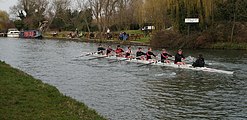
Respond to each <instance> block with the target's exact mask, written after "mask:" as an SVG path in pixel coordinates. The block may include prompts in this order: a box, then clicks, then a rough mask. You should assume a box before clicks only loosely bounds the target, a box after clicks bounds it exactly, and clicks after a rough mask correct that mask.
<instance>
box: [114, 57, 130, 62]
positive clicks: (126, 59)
mask: <svg viewBox="0 0 247 120" xmlns="http://www.w3.org/2000/svg"><path fill="white" fill-rule="evenodd" d="M128 59H129V58H125V59H122V60H114V61H111V62H109V63H114V62H120V61H125V60H128Z"/></svg>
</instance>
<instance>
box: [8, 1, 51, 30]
mask: <svg viewBox="0 0 247 120" xmlns="http://www.w3.org/2000/svg"><path fill="white" fill-rule="evenodd" d="M48 4H49V2H48V0H32V1H31V0H18V3H17V5H15V6H13V7H12V14H14V15H16V16H17V17H19V18H20V19H21V20H22V21H23V22H24V23H25V24H26V26H28V28H29V29H37V28H38V27H39V22H42V21H43V20H45V12H46V8H47V7H48Z"/></svg>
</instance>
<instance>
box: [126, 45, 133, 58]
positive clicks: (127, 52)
mask: <svg viewBox="0 0 247 120" xmlns="http://www.w3.org/2000/svg"><path fill="white" fill-rule="evenodd" d="M131 53H132V50H131V47H130V46H129V47H128V50H127V51H126V53H125V58H132V56H130V55H131Z"/></svg>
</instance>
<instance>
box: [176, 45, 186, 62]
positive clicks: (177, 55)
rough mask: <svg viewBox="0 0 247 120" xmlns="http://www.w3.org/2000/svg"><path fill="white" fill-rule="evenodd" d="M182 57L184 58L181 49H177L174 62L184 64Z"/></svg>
mask: <svg viewBox="0 0 247 120" xmlns="http://www.w3.org/2000/svg"><path fill="white" fill-rule="evenodd" d="M182 59H185V57H184V55H183V51H182V50H181V49H179V50H178V52H177V54H176V55H175V61H174V64H177V65H185V63H184V62H182Z"/></svg>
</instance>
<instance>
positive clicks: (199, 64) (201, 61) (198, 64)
mask: <svg viewBox="0 0 247 120" xmlns="http://www.w3.org/2000/svg"><path fill="white" fill-rule="evenodd" d="M204 65H205V62H204V58H203V56H202V54H199V55H198V58H197V60H196V61H195V62H194V63H193V64H192V66H193V67H204Z"/></svg>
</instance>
